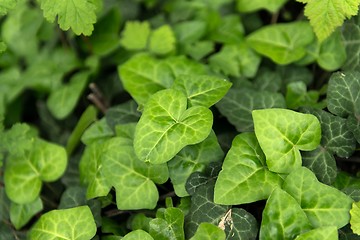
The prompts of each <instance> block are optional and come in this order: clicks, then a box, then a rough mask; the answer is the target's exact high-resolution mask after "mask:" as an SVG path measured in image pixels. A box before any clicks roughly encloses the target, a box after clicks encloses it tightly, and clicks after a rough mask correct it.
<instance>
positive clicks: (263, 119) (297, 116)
mask: <svg viewBox="0 0 360 240" xmlns="http://www.w3.org/2000/svg"><path fill="white" fill-rule="evenodd" d="M252 115H253V119H254V128H255V134H256V137H257V139H258V141H259V144H260V146H261V148H262V150H263V152H264V154H265V156H266V163H267V165H268V167H269V169H270V171H273V172H278V173H289V172H291V171H292V170H294V169H295V168H298V167H300V166H301V163H302V162H301V155H300V151H299V150H304V151H311V150H314V149H315V148H316V147H317V146H318V145H319V143H320V138H321V127H320V123H319V120H318V119H317V118H316V117H315V116H313V115H311V114H303V113H298V112H294V111H291V110H287V109H262V110H254V111H253V112H252Z"/></svg>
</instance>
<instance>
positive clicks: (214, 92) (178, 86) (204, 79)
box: [171, 75, 232, 108]
mask: <svg viewBox="0 0 360 240" xmlns="http://www.w3.org/2000/svg"><path fill="white" fill-rule="evenodd" d="M231 85H232V83H231V82H229V81H227V80H226V79H221V78H218V77H213V76H207V75H199V76H191V75H182V76H179V77H178V78H177V79H176V80H175V82H174V84H173V86H172V87H171V88H172V89H175V90H179V91H182V92H183V93H185V94H186V96H187V98H188V106H189V107H191V106H204V107H207V108H209V107H211V106H212V105H214V104H215V103H216V102H218V101H219V100H220V99H221V98H223V97H224V95H225V94H226V92H227V91H228V90H229V88H230V87H231Z"/></svg>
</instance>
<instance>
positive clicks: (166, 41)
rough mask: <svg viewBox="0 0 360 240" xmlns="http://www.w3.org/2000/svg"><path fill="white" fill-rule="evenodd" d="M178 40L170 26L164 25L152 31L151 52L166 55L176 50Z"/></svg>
mask: <svg viewBox="0 0 360 240" xmlns="http://www.w3.org/2000/svg"><path fill="white" fill-rule="evenodd" d="M175 43H176V39H175V36H174V33H173V31H172V29H171V28H170V26H169V25H163V26H161V27H159V28H158V29H155V30H154V31H152V33H151V35H150V38H149V50H150V51H151V52H153V53H155V54H159V55H164V54H168V53H170V52H172V51H174V50H175Z"/></svg>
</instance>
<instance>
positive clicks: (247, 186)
mask: <svg viewBox="0 0 360 240" xmlns="http://www.w3.org/2000/svg"><path fill="white" fill-rule="evenodd" d="M265 161H266V160H265V155H264V153H263V152H262V150H261V148H260V145H259V143H258V142H257V140H256V137H255V134H254V133H242V134H239V135H237V136H236V137H235V138H234V140H233V143H232V146H231V148H230V150H229V152H228V154H227V155H226V158H225V160H224V163H223V166H222V170H221V172H220V173H219V176H218V179H217V181H216V184H215V190H214V202H215V203H218V204H225V205H237V204H243V203H250V202H255V201H258V200H262V199H267V198H268V197H269V196H270V194H271V192H272V191H273V190H274V189H275V188H276V187H280V186H281V184H282V178H281V177H280V176H279V175H278V174H276V173H273V172H270V171H269V170H268V169H267V167H266V163H265ZM234 172H236V174H234Z"/></svg>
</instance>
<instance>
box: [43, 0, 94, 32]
mask: <svg viewBox="0 0 360 240" xmlns="http://www.w3.org/2000/svg"><path fill="white" fill-rule="evenodd" d="M39 1H40V4H41V9H42V10H43V11H44V17H45V18H46V19H47V20H48V21H50V22H54V20H55V19H57V21H58V23H59V25H60V28H61V29H62V30H64V31H67V30H69V29H70V28H71V29H72V30H73V32H74V33H75V34H76V35H80V34H84V35H85V36H89V35H91V33H92V31H93V30H94V26H93V24H94V23H95V22H96V14H95V11H96V6H95V5H94V4H93V3H92V2H91V1H85V0H39Z"/></svg>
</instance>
